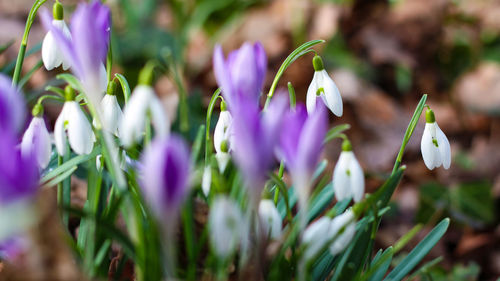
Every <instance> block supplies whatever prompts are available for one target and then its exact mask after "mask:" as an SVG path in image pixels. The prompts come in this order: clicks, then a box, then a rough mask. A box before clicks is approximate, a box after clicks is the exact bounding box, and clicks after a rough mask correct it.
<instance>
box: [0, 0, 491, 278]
mask: <svg viewBox="0 0 500 281" xmlns="http://www.w3.org/2000/svg"><path fill="white" fill-rule="evenodd" d="M61 2H62V4H63V5H64V6H65V12H66V14H65V19H66V20H68V18H69V15H70V13H71V12H72V11H73V10H74V8H75V6H76V4H77V2H78V1H74V0H71V1H61ZM106 2H107V4H109V5H110V7H111V9H112V14H113V15H112V16H113V31H112V50H113V59H114V68H115V69H113V71H114V72H120V73H123V74H124V75H125V76H126V77H127V79H128V80H129V83H130V84H131V87H133V86H134V85H135V83H136V80H137V74H138V71H139V70H140V68H142V66H143V65H144V63H145V62H146V61H147V60H149V59H158V60H162V61H165V63H166V64H167V65H168V68H169V71H168V72H167V73H166V74H167V75H161V76H159V78H158V79H157V83H156V85H155V87H156V90H157V92H158V94H159V95H160V96H161V97H162V98H163V101H164V103H165V106H166V107H167V108H168V110H169V114H171V116H172V117H173V118H175V116H177V112H176V107H177V104H178V103H179V96H178V93H180V92H185V93H187V96H188V98H187V101H188V105H189V106H188V110H189V121H190V122H189V132H190V133H191V135H194V134H195V133H196V131H197V129H198V126H199V124H201V123H202V122H203V120H204V118H205V116H204V114H205V109H206V106H207V105H208V101H209V99H210V96H211V94H212V93H213V91H214V90H215V89H216V88H217V85H216V83H215V79H214V75H213V72H212V51H213V47H214V44H216V43H220V44H222V46H223V49H224V50H225V52H226V53H227V52H229V51H230V50H232V49H235V48H238V47H239V46H240V45H241V44H242V43H243V42H244V41H260V42H262V44H263V45H264V48H265V49H266V51H267V55H268V60H269V65H268V69H269V71H268V75H267V80H266V81H267V82H266V89H268V88H269V86H270V83H271V82H272V79H273V78H274V75H275V73H276V71H277V70H278V68H279V66H280V64H281V63H282V61H283V60H284V59H285V58H286V56H287V55H288V54H289V53H290V52H291V51H293V49H295V48H296V47H297V46H299V45H300V44H302V43H304V42H305V41H308V40H312V39H324V40H326V43H324V44H320V45H318V47H317V48H316V50H317V51H318V52H319V53H320V54H321V56H322V57H323V59H324V61H325V66H326V69H327V71H329V73H330V74H331V76H332V77H333V79H334V81H335V82H336V83H337V85H338V88H339V89H340V92H341V94H342V98H343V102H344V116H342V118H340V119H339V118H334V116H333V115H331V116H330V121H331V125H332V126H333V125H338V124H342V123H349V124H351V126H352V128H351V129H350V130H349V131H348V132H347V134H348V136H349V137H350V139H351V140H352V142H353V147H354V152H355V153H356V155H357V157H358V159H359V161H360V162H361V165H362V166H363V168H364V170H365V172H366V176H367V191H368V192H373V191H374V190H375V189H376V188H377V187H378V186H380V184H381V183H383V181H384V179H385V177H387V175H388V174H389V173H390V171H391V170H392V165H393V163H394V159H395V157H396V154H397V152H398V150H399V147H400V145H401V141H402V138H403V134H404V131H405V129H406V126H407V124H408V122H409V120H410V118H411V115H412V114H413V110H414V109H415V106H416V105H417V103H418V101H419V99H420V98H421V96H422V94H428V95H429V97H428V102H427V103H428V104H429V105H430V106H431V107H432V109H433V110H434V112H435V114H436V120H437V122H438V124H439V126H440V127H441V129H442V130H443V131H444V132H445V134H446V135H447V136H448V138H449V140H450V143H451V149H452V165H451V168H450V169H449V170H444V169H443V168H439V169H437V170H434V171H429V170H427V168H426V167H425V165H424V163H423V160H422V158H421V154H420V138H421V136H422V132H423V127H424V123H425V121H424V119H423V118H422V120H421V122H420V123H419V125H418V127H417V129H416V130H415V134H414V136H413V138H412V140H411V142H410V144H409V146H408V147H407V152H406V154H405V156H404V158H403V164H405V165H407V170H406V173H405V176H404V178H403V181H402V183H401V184H400V186H399V187H398V189H397V190H396V194H395V195H394V197H393V208H391V211H390V213H389V214H388V215H386V216H385V218H384V220H383V222H382V225H381V227H380V231H379V233H378V237H377V243H378V245H377V246H376V247H382V248H385V247H387V246H388V245H390V244H393V243H394V242H395V241H396V240H397V239H398V238H400V237H401V235H403V234H404V233H406V232H407V231H408V230H410V229H411V228H412V227H413V226H414V225H415V224H417V223H422V224H424V225H426V226H429V227H430V226H433V225H434V224H435V223H436V222H438V221H439V220H440V219H441V218H443V217H446V216H448V217H450V218H451V219H452V224H451V227H450V229H449V230H448V232H447V233H446V235H445V236H444V238H443V239H442V240H441V241H440V242H439V243H438V244H437V246H436V247H435V248H434V249H433V250H432V251H431V253H430V254H429V256H428V257H427V258H426V262H428V261H431V260H433V259H435V258H437V257H439V256H442V260H437V261H436V262H433V263H431V264H430V266H428V267H427V268H426V269H425V270H423V271H422V272H419V273H418V274H417V277H416V278H417V279H419V280H496V278H498V277H499V276H500V227H499V226H498V222H499V212H498V210H499V205H500V204H499V203H500V119H499V117H500V64H499V62H500V1H497V0H490V1H488V0H350V1H348V0H345V1H343V0H337V1H327V0H323V1H320V0H317V1H312V0H310V1H299V0H274V1H270V0H268V1H265V0H234V1H231V0H185V1H184V0H171V1H155V0H142V1H140V0H113V1H106ZM52 3H53V1H51V0H49V1H47V3H46V4H45V7H47V8H48V9H51V5H52ZM31 5H32V1H31V0H16V1H10V0H0V27H1V28H0V49H1V50H2V52H1V54H0V70H1V71H2V72H4V73H8V74H11V73H12V70H13V66H14V65H13V63H12V62H13V61H14V60H15V58H16V56H17V51H18V48H19V43H20V39H21V37H22V33H23V30H24V23H25V21H26V17H27V15H28V12H29V9H30V7H31ZM44 35H45V30H44V29H43V28H42V27H41V25H40V23H39V21H38V20H37V21H36V22H35V25H34V27H33V29H32V33H31V35H30V37H29V43H28V50H30V49H32V50H33V54H32V55H29V56H28V57H27V58H26V60H25V65H24V69H23V73H24V74H25V75H28V74H29V75H32V76H31V79H30V80H29V81H26V83H24V84H23V90H24V92H25V93H27V99H28V101H30V102H33V101H34V99H35V98H36V97H37V96H38V95H40V94H41V93H43V89H44V88H45V86H46V85H49V84H50V85H57V83H60V82H57V81H56V80H55V79H54V77H55V75H56V74H57V71H52V72H47V71H46V70H45V69H43V68H40V69H38V68H39V67H40V62H41V60H40V59H41V55H40V52H39V49H40V44H41V40H42V39H43V36H44ZM311 60H312V54H309V55H306V56H304V57H302V58H300V59H298V60H297V61H296V62H294V64H292V66H291V67H290V68H289V69H288V70H287V71H286V72H285V75H284V76H283V77H282V79H281V82H280V86H281V87H284V86H285V85H286V83H287V82H288V81H290V82H292V84H293V86H294V87H295V90H296V93H297V98H298V100H301V101H305V93H306V91H307V87H308V85H309V83H310V81H311V79H312V75H313V68H312V63H311ZM59 110H60V107H59V106H58V105H56V104H53V105H49V106H48V108H47V109H46V111H47V114H48V118H49V120H51V121H52V122H54V120H55V118H56V117H57V115H58V113H59ZM214 121H215V120H214ZM52 124H53V123H52ZM175 126H178V125H175ZM339 153H340V141H334V142H331V143H329V144H328V146H327V149H326V150H325V155H324V157H325V158H326V159H328V160H329V163H330V167H329V168H328V169H327V171H328V172H329V173H330V172H331V171H332V170H333V166H334V164H335V161H336V159H337V158H338V155H339ZM72 182H73V188H74V189H73V190H74V194H73V197H74V199H73V200H72V201H73V202H76V203H77V204H78V202H81V203H82V204H83V198H84V197H85V195H86V191H85V186H84V183H81V182H79V181H78V180H77V179H74V180H73V181H72ZM79 198H80V201H79ZM422 237H423V236H422ZM422 237H419V238H422ZM416 243H417V241H414V244H413V245H409V246H412V247H413V246H415V244H416ZM57 260H58V259H56V261H55V262H57ZM52 262H54V261H52ZM68 267H71V266H70V265H68ZM1 270H2V265H1V263H0V275H1ZM0 279H1V278H0ZM124 280H126V279H124Z"/></svg>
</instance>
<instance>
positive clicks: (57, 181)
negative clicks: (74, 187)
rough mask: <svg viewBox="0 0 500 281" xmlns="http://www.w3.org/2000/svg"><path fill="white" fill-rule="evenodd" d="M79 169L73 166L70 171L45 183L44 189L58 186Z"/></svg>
mask: <svg viewBox="0 0 500 281" xmlns="http://www.w3.org/2000/svg"><path fill="white" fill-rule="evenodd" d="M77 168H78V166H71V167H70V168H69V169H68V170H66V171H64V172H63V173H62V174H59V175H58V176H57V177H55V178H53V179H52V180H50V181H49V182H47V183H44V184H43V186H44V187H52V186H55V185H57V184H58V183H60V182H62V181H63V180H65V179H66V178H68V177H70V176H71V174H73V172H74V171H76V169H77Z"/></svg>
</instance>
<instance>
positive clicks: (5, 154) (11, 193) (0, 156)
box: [0, 131, 39, 206]
mask: <svg viewBox="0 0 500 281" xmlns="http://www.w3.org/2000/svg"><path fill="white" fill-rule="evenodd" d="M0 134H1V135H0V206H2V205H7V204H9V203H11V202H14V201H16V200H21V199H28V198H31V197H32V196H33V195H34V194H35V193H36V191H37V187H38V176H39V174H38V167H37V161H36V157H35V155H34V154H29V155H24V156H23V154H22V153H21V150H20V149H19V148H18V147H17V140H16V139H17V138H16V136H15V135H13V134H12V133H10V132H6V131H2V132H0Z"/></svg>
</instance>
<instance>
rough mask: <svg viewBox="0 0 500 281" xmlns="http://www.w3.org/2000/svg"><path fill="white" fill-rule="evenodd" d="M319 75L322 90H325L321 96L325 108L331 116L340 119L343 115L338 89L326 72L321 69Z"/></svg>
mask: <svg viewBox="0 0 500 281" xmlns="http://www.w3.org/2000/svg"><path fill="white" fill-rule="evenodd" d="M320 73H321V75H322V76H323V89H324V90H325V92H324V94H322V95H321V96H322V97H323V99H324V101H325V104H326V106H327V107H328V108H329V109H330V110H331V111H332V112H333V114H335V115H337V116H338V117H340V116H342V113H343V105H342V97H341V96H340V92H339V89H338V88H337V85H336V84H335V82H333V80H332V78H331V77H330V76H329V75H328V72H326V70H324V69H323V70H322V71H320Z"/></svg>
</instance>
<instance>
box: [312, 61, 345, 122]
mask: <svg viewBox="0 0 500 281" xmlns="http://www.w3.org/2000/svg"><path fill="white" fill-rule="evenodd" d="M313 66H314V76H313V79H312V81H311V84H310V85H309V88H308V89H307V97H306V104H307V112H308V113H309V114H311V113H312V112H314V110H315V109H316V98H318V97H321V98H322V99H323V102H324V103H325V105H326V106H327V107H328V108H329V109H330V110H331V111H332V112H333V114H335V115H337V116H339V117H340V116H342V97H341V96H340V92H339V89H338V88H337V85H335V83H334V82H333V80H332V78H330V76H329V75H328V72H326V70H325V68H324V66H323V60H322V59H321V57H320V56H318V55H315V56H314V58H313Z"/></svg>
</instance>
